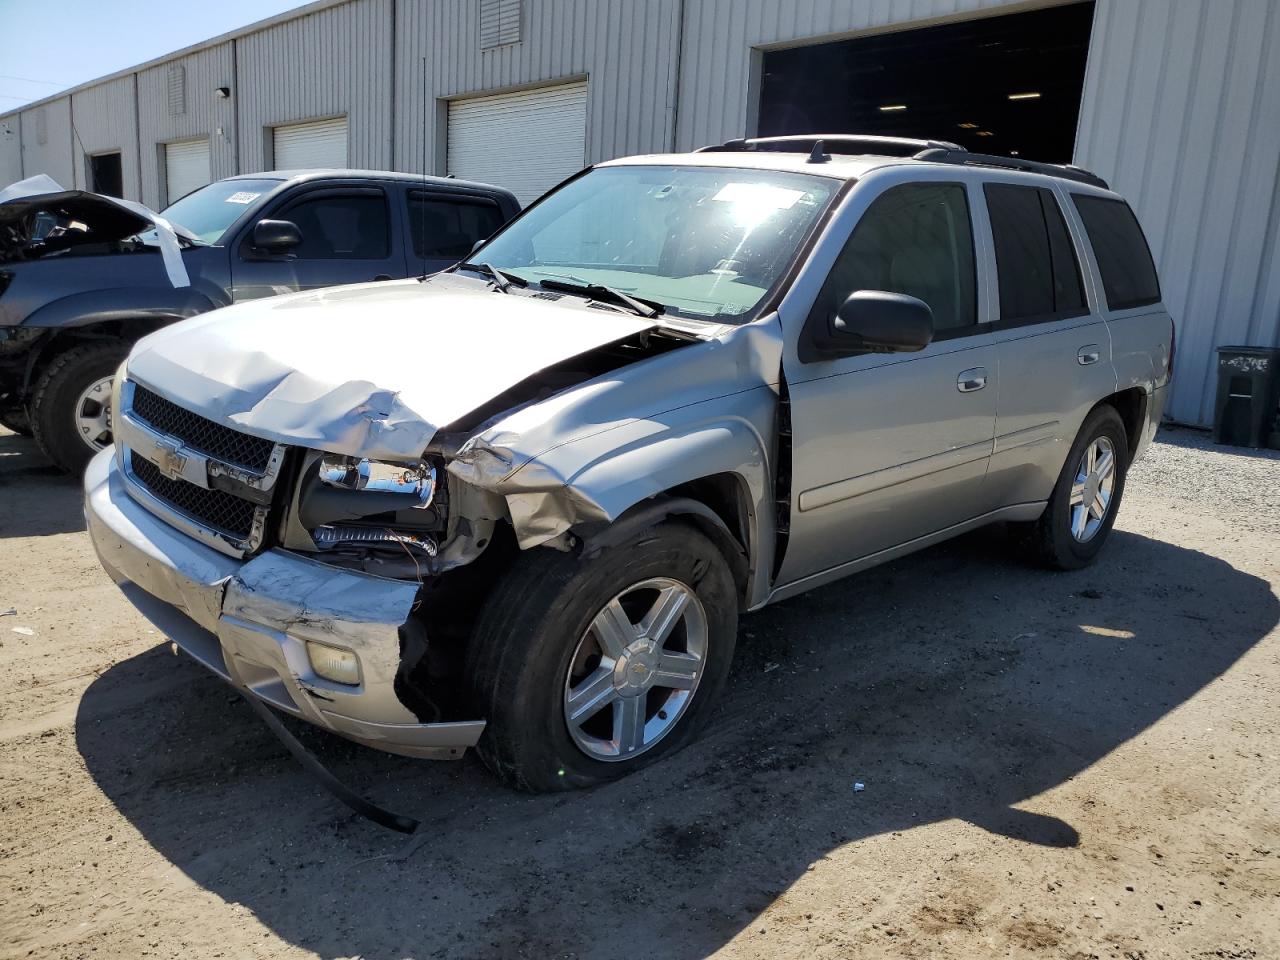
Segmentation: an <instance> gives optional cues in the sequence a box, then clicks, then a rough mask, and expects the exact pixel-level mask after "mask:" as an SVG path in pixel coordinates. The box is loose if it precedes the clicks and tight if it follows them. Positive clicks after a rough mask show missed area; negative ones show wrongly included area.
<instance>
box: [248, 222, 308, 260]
mask: <svg viewBox="0 0 1280 960" xmlns="http://www.w3.org/2000/svg"><path fill="white" fill-rule="evenodd" d="M301 242H302V231H301V230H299V229H298V225H297V224H296V223H293V222H292V221H290V220H259V221H258V222H257V223H255V224H254V225H253V245H254V246H255V247H257V248H258V249H259V250H262V251H265V252H266V253H288V252H289V251H290V250H292V249H293V248H294V247H296V246H297V245H298V244H300V243H301Z"/></svg>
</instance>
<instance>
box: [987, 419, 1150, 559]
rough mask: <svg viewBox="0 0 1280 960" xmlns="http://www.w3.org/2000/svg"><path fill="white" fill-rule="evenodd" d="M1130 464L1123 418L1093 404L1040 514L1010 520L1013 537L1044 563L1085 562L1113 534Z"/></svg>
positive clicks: (1092, 556) (1097, 551) (1033, 556)
mask: <svg viewBox="0 0 1280 960" xmlns="http://www.w3.org/2000/svg"><path fill="white" fill-rule="evenodd" d="M1091 456H1092V460H1090V457H1091ZM1107 457H1110V469H1109V470H1108V469H1107V459H1106V458H1107ZM1091 464H1092V465H1093V469H1090V465H1091ZM1128 469H1129V439H1128V435H1127V434H1126V432H1125V428H1124V421H1123V420H1121V419H1120V414H1119V413H1117V412H1116V409H1115V407H1112V406H1110V405H1109V404H1107V405H1103V406H1100V407H1097V408H1095V409H1094V410H1093V411H1092V412H1091V413H1090V414H1089V416H1087V417H1086V418H1085V421H1084V424H1083V425H1082V426H1081V427H1080V432H1079V433H1078V434H1077V435H1076V440H1075V443H1073V444H1072V445H1071V451H1070V452H1069V453H1068V454H1067V459H1066V462H1065V463H1064V464H1063V465H1062V472H1061V473H1060V474H1059V475H1058V482H1057V483H1056V484H1055V485H1054V488H1053V493H1052V494H1050V496H1049V503H1048V505H1047V506H1046V507H1045V510H1044V513H1043V514H1041V515H1040V519H1039V520H1036V521H1034V522H1032V523H1027V524H1010V527H1011V528H1012V532H1013V534H1014V536H1015V537H1016V538H1017V539H1018V540H1020V541H1021V542H1022V545H1023V547H1024V549H1025V550H1026V551H1027V552H1028V553H1029V554H1030V556H1031V557H1032V559H1034V560H1036V561H1037V562H1039V563H1042V564H1044V565H1046V566H1048V567H1052V568H1054V569H1057V570H1078V569H1080V568H1081V567H1086V566H1088V565H1089V564H1091V563H1093V561H1094V559H1095V558H1096V557H1097V556H1098V553H1099V552H1100V551H1101V550H1102V547H1103V544H1105V543H1106V542H1107V537H1108V536H1110V534H1111V527H1112V525H1113V524H1114V523H1115V519H1116V513H1117V512H1118V511H1119V509H1120V500H1121V498H1122V497H1123V495H1124V481H1125V475H1126V473H1127V472H1128ZM1108 478H1109V479H1108ZM1103 500H1105V507H1103V506H1102V502H1103Z"/></svg>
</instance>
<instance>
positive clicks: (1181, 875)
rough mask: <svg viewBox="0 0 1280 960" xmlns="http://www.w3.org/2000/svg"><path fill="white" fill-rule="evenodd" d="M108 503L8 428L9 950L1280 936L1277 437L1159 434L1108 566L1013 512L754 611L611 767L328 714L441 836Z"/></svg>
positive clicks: (0, 642)
mask: <svg viewBox="0 0 1280 960" xmlns="http://www.w3.org/2000/svg"><path fill="white" fill-rule="evenodd" d="M82 529H83V523H82V519H81V516H80V508H79V501H78V493H77V489H76V484H75V483H74V482H72V481H70V480H68V479H65V478H62V477H60V476H58V475H57V474H56V473H55V472H54V471H53V470H52V469H51V468H50V467H49V466H48V465H47V464H45V462H44V461H43V460H41V459H40V458H39V456H38V454H36V453H35V451H34V449H33V447H32V445H31V444H30V443H29V442H28V441H25V440H22V439H20V438H17V437H14V436H12V435H4V434H2V433H0V614H3V613H4V612H5V611H7V610H9V609H10V608H14V610H15V612H14V613H13V614H11V615H7V616H0V685H2V688H3V689H4V690H5V696H4V697H3V698H0V822H2V823H3V825H4V830H3V831H2V832H0V956H4V957H41V958H72V957H77V958H79V957H129V958H135V957H143V956H147V957H175V958H177V957H181V958H184V960H185V958H204V957H235V958H243V957H272V958H276V957H279V958H297V957H312V956H319V957H325V958H330V957H356V956H359V957H364V958H370V960H373V958H379V960H381V958H388V960H394V958H400V957H408V956H412V957H468V958H469V957H537V958H548V957H576V958H585V957H593V958H594V957H601V958H605V957H618V956H628V957H631V956H635V957H671V958H681V960H684V958H697V957H705V956H708V955H715V956H718V957H727V958H748V957H752V958H754V957H771V958H772V957H781V958H801V957H803V958H809V957H823V958H827V957H859V958H862V957H912V958H926V957H927V958H951V957H955V958H971V957H979V956H1015V957H1017V956H1043V957H1072V958H1087V957H1100V958H1101V957H1116V958H1127V960H1154V958H1158V957H1217V958H1254V960H1256V958H1270V957H1280V777H1277V775H1276V770H1277V753H1278V752H1280V751H1278V748H1277V733H1278V732H1280V630H1278V629H1277V621H1278V620H1280V602H1278V601H1277V598H1276V592H1275V591H1276V585H1277V583H1280V546H1278V544H1280V538H1278V537H1277V533H1278V532H1280V455H1277V454H1275V453H1259V452H1250V451H1241V450H1234V449H1228V448H1220V447H1215V446H1213V445H1212V444H1211V443H1209V442H1208V440H1207V438H1206V437H1205V436H1204V435H1202V434H1199V433H1194V432H1190V431H1167V432H1165V433H1163V434H1162V437H1161V440H1160V442H1158V443H1157V444H1156V445H1155V447H1154V448H1153V450H1152V451H1151V453H1150V454H1149V456H1148V457H1147V458H1146V460H1145V461H1143V462H1142V463H1140V464H1139V465H1138V466H1137V467H1136V468H1135V470H1134V472H1133V473H1132V475H1131V477H1130V483H1129V489H1128V491H1127V494H1126V498H1125V502H1124V505H1123V508H1122V511H1121V514H1120V517H1119V522H1118V524H1117V528H1116V531H1115V534H1114V535H1113V537H1112V540H1111V542H1110V543H1109V544H1108V545H1107V549H1106V550H1105V551H1104V553H1103V556H1102V558H1101V559H1100V560H1099V562H1098V564H1097V565H1095V566H1094V567H1092V568H1091V569H1089V570H1085V571H1080V572H1077V573H1072V574H1052V573H1048V572H1045V571H1041V570H1036V569H1031V568H1028V567H1026V566H1024V565H1022V564H1020V563H1019V562H1018V561H1017V560H1016V559H1014V558H1013V557H1012V556H1011V555H1010V553H1009V551H1008V549H1007V543H1006V540H1005V537H1004V534H1003V531H1001V530H999V529H992V530H989V531H983V532H980V533H978V534H975V535H973V536H970V537H966V538H964V539H962V540H959V541H957V542H955V543H952V544H948V545H944V546H942V547H940V548H936V549H933V550H929V551H926V552H924V553H922V554H919V555H916V556H914V557H910V558H907V559H905V560H902V561H899V562H896V563H893V564H890V565H888V566H885V567H881V568H878V569H876V570H873V571H869V572H868V573H866V574H863V575H861V576H859V577H856V578H853V579H850V580H848V581H845V582H842V583H839V584H835V585H833V586H830V587H827V588H824V589H821V590H818V591H814V592H812V593H810V594H808V595H806V596H803V597H799V598H796V599H794V600H791V601H788V602H786V603H783V604H779V605H777V606H775V607H772V608H770V609H768V610H766V611H763V612H761V613H759V614H756V615H754V616H752V617H749V618H747V619H745V620H744V621H743V626H742V633H741V637H740V641H739V656H738V660H737V662H736V666H735V671H734V675H733V678H732V680H731V683H730V685H729V688H728V690H727V691H726V696H725V698H724V701H723V704H722V707H721V709H720V710H719V713H718V716H717V718H716V719H715V720H714V721H713V724H712V727H711V729H710V730H709V731H708V735H707V736H706V737H704V738H703V739H702V740H701V741H699V742H698V743H696V744H694V745H693V746H691V747H690V748H688V749H687V750H685V751H683V752H682V753H681V754H679V755H677V756H675V757H673V758H671V759H670V760H669V761H667V762H665V763H663V764H661V765H660V766H658V767H656V768H653V769H651V770H649V771H646V772H644V773H643V774H641V775H639V776H636V777H632V778H630V779H628V780H625V781H623V782H621V783H618V784H615V785H611V786H609V787H606V788H603V789H599V790H595V791H592V792H587V793H576V794H571V795H565V796H542V797H530V796H524V795H519V794H514V793H511V792H508V791H507V790H505V789H503V788H501V787H500V786H498V785H497V784H496V783H495V782H494V781H493V780H492V779H491V778H490V777H489V776H488V775H487V774H486V773H485V772H484V770H483V768H482V767H481V766H480V765H479V764H478V763H476V762H475V761H474V760H471V759H468V760H464V761H463V762H461V763H455V764H428V763H421V762H414V761H410V760H404V759H399V758H395V757H390V756H385V755H380V754H376V753H373V752H370V751H366V750H361V749H359V748H356V747H354V746H351V745H349V744H346V743H344V742H341V741H338V740H335V739H331V738H328V737H326V736H325V735H323V734H320V733H318V732H312V731H305V730H304V731H301V735H302V736H303V737H304V738H305V739H306V742H307V743H308V744H309V745H311V746H312V747H313V748H314V749H315V750H316V751H317V752H318V753H319V754H320V755H321V756H322V757H323V758H324V759H325V761H326V763H328V764H329V765H330V766H331V767H332V768H333V769H334V770H335V772H337V773H338V774H339V776H341V777H343V778H344V779H346V780H348V781H349V782H351V783H353V784H355V785H358V786H359V787H360V789H361V790H363V791H364V792H366V793H367V794H368V795H370V796H371V797H373V798H374V799H376V800H378V801H379V802H382V803H384V804H386V805H388V806H390V807H391V808H393V809H396V810H402V811H404V812H406V813H409V814H412V815H414V816H418V817H421V818H422V819H423V820H424V821H425V822H426V823H427V824H428V830H427V832H426V833H425V834H424V835H423V837H422V839H421V840H419V841H417V842H416V843H407V842H406V841H405V840H404V839H403V838H400V837H398V836H396V835H393V834H389V833H387V832H385V831H382V830H380V829H378V828H376V827H374V826H372V825H370V824H369V823H367V822H365V821H363V820H360V819H358V818H355V817H353V816H351V815H349V814H348V813H347V812H346V811H345V809H344V808H342V807H340V806H339V805H337V804H336V803H335V802H334V801H333V800H332V798H330V797H329V796H328V795H327V794H325V793H324V792H323V791H322V790H320V789H319V788H318V787H316V786H315V785H314V784H313V783H312V782H311V781H310V780H309V779H308V778H307V777H306V776H305V775H304V774H303V773H302V772H301V771H300V770H299V768H298V767H297V766H296V765H295V764H294V763H293V762H292V760H291V759H290V758H289V757H288V756H287V754H285V753H284V751H283V750H282V748H281V747H280V746H279V745H278V744H277V742H276V741H275V740H274V739H273V738H272V737H271V735H270V734H269V733H268V732H267V731H266V730H265V729H264V728H263V726H262V725H261V724H260V723H259V722H258V720H257V719H256V718H255V717H254V716H253V715H252V713H251V712H250V711H249V710H248V708H247V707H246V706H245V705H244V704H243V703H241V702H239V700H238V698H237V697H236V696H235V695H234V694H232V693H231V692H230V691H229V690H228V689H227V688H226V687H225V686H223V685H222V684H221V683H220V682H219V681H217V680H216V679H214V678H212V677H210V676H208V675H207V674H205V673H204V672H203V671H202V670H201V669H200V668H199V667H198V666H196V665H195V664H193V663H191V662H190V661H188V660H186V659H185V658H182V657H176V656H174V655H173V654H172V653H171V651H170V648H169V647H168V645H167V644H164V643H162V642H161V638H160V637H159V636H158V635H157V634H156V633H155V632H154V630H153V629H152V628H151V627H150V625H149V624H147V623H146V622H145V621H144V620H142V619H141V618H140V617H139V616H137V615H136V614H135V613H134V612H133V611H132V609H131V608H130V607H129V606H128V604H127V603H125V601H124V600H123V599H122V598H121V597H120V596H119V594H118V592H117V591H116V590H115V588H114V587H113V586H112V585H111V584H110V583H109V581H108V580H107V578H106V576H105V575H104V574H103V573H102V572H101V570H100V569H99V568H98V565H97V562H96V560H95V559H94V556H93V552H92V549H91V547H90V545H89V543H88V541H87V539H86V538H85V536H84V534H83V532H82ZM855 782H860V783H864V784H865V789H864V790H862V791H860V792H855V791H854V790H853V784H854V783H855Z"/></svg>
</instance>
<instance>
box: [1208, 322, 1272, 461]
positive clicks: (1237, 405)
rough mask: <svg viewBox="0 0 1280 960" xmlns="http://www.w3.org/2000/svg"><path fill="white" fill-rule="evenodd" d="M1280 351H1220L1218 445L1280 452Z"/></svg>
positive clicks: (1215, 418) (1216, 415) (1215, 433)
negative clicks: (1261, 448)
mask: <svg viewBox="0 0 1280 960" xmlns="http://www.w3.org/2000/svg"><path fill="white" fill-rule="evenodd" d="M1278 414H1280V348H1276V347H1219V348H1218V398H1217V403H1216V404H1215V405H1214V411H1213V439H1214V442H1215V443H1229V444H1231V445H1233V446H1237V447H1266V446H1271V447H1276V448H1278V449H1280V424H1277V422H1276V419H1277V415H1278Z"/></svg>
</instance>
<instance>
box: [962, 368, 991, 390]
mask: <svg viewBox="0 0 1280 960" xmlns="http://www.w3.org/2000/svg"><path fill="white" fill-rule="evenodd" d="M986 385H987V368H986V367H973V368H972V369H970V370H962V371H961V372H960V376H958V377H956V389H957V390H959V391H960V392H961V393H973V391H975V390H981V389H982V388H983V387H985V386H986Z"/></svg>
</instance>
